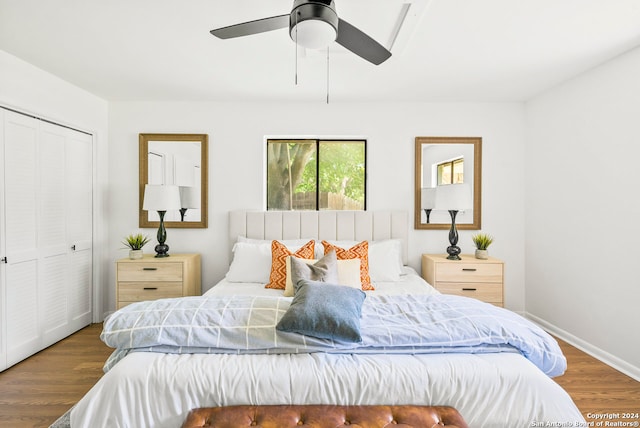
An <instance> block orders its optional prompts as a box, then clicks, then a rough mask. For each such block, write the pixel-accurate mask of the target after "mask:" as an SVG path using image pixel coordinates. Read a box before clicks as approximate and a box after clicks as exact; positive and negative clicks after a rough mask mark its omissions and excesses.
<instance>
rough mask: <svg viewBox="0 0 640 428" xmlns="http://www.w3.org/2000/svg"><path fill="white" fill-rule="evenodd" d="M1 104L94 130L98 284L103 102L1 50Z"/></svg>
mask: <svg viewBox="0 0 640 428" xmlns="http://www.w3.org/2000/svg"><path fill="white" fill-rule="evenodd" d="M0 105H2V106H4V107H9V108H12V109H15V110H18V111H21V112H23V113H29V114H32V115H34V116H38V117H41V118H44V119H48V120H51V121H54V122H57V123H60V124H63V125H67V126H70V127H73V128H76V129H79V130H82V131H86V132H89V133H91V134H93V135H94V182H95V184H96V185H95V186H94V187H95V191H94V209H95V217H94V219H95V224H94V241H93V245H94V259H95V262H94V282H95V286H96V288H97V289H99V290H101V291H106V290H105V287H103V285H104V283H105V281H106V272H107V270H108V269H109V268H110V266H109V265H108V260H109V259H108V257H109V256H110V255H109V254H106V253H105V252H104V251H103V248H104V247H105V245H106V244H105V243H106V240H107V222H106V218H107V215H108V211H107V207H106V205H105V201H106V188H107V185H108V176H107V141H108V140H107V130H108V126H107V119H108V117H107V113H108V107H107V102H106V101H105V100H103V99H101V98H98V97H96V96H95V95H92V94H90V93H89V92H87V91H85V90H83V89H80V88H78V87H77V86H74V85H71V84H70V83H68V82H66V81H64V80H62V79H60V78H58V77H56V76H54V75H52V74H50V73H48V72H46V71H44V70H41V69H39V68H37V67H35V66H33V65H31V64H29V63H27V62H25V61H23V60H21V59H19V58H16V57H15V56H13V55H11V54H9V53H7V52H4V51H2V50H0ZM105 298H107V296H106V295H102V294H98V295H95V296H94V301H95V302H96V304H97V306H98V307H97V308H96V310H95V311H94V320H95V321H98V320H100V319H101V317H102V313H103V311H102V306H103V303H102V302H103V301H104V300H105Z"/></svg>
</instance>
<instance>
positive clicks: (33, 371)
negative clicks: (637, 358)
mask: <svg viewBox="0 0 640 428" xmlns="http://www.w3.org/2000/svg"><path fill="white" fill-rule="evenodd" d="M101 328H102V325H101V324H94V325H91V326H89V327H87V328H85V329H83V330H81V331H79V332H78V333H76V334H74V335H73V336H70V337H68V338H67V339H64V340H62V341H61V342H59V343H57V344H55V345H53V346H51V347H50V348H48V349H45V350H44V351H42V352H40V353H38V354H36V355H34V356H33V357H31V358H29V359H27V360H25V361H23V362H21V363H19V364H17V365H15V366H13V367H12V368H10V369H8V370H6V371H4V372H2V373H0V427H2V428H5V427H6V428H22V427H24V428H27V427H45V428H46V427H48V426H49V425H50V424H51V423H52V422H53V421H55V420H56V419H57V418H58V417H59V416H60V415H62V414H63V413H64V412H66V411H67V410H68V409H69V408H70V407H71V406H73V404H75V403H76V402H77V401H78V400H79V399H80V398H81V397H82V396H83V395H84V394H85V393H86V392H87V391H88V390H89V389H90V388H91V386H92V385H93V384H94V383H95V382H96V381H97V380H98V379H99V378H100V377H101V376H102V364H103V363H104V361H105V360H106V358H107V357H108V356H109V354H110V353H111V351H112V350H111V349H110V348H107V347H106V346H105V345H104V344H103V343H102V342H101V341H100V339H99V338H98V336H99V335H100V331H101ZM559 342H560V346H561V347H562V350H563V352H564V353H565V355H566V356H567V359H568V361H569V368H568V370H567V372H566V374H565V375H563V376H561V377H559V378H556V379H555V380H556V381H557V382H558V383H559V384H560V385H561V386H562V387H563V388H564V389H565V390H567V391H568V392H569V394H570V395H571V397H573V400H574V401H575V403H576V404H577V406H578V408H579V409H580V410H581V411H582V413H583V415H585V418H586V417H587V415H588V414H604V413H624V412H628V413H637V412H640V382H637V381H635V380H633V379H631V378H629V377H628V376H625V375H623V374H622V373H620V372H618V371H616V370H614V369H612V368H611V367H609V366H607V365H605V364H603V363H601V362H599V361H598V360H596V359H594V358H592V357H590V356H588V355H587V354H585V353H583V352H581V351H580V350H578V349H576V348H574V347H573V346H570V345H568V344H566V343H564V342H562V341H559ZM593 420H594V419H593V418H587V421H593ZM605 420H609V421H612V422H615V421H618V420H622V419H620V418H618V419H615V418H610V419H605ZM625 421H630V422H640V420H639V419H638V418H632V419H626V420H625ZM608 426H615V425H608ZM506 428H508V427H506Z"/></svg>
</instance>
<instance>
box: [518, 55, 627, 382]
mask: <svg viewBox="0 0 640 428" xmlns="http://www.w3.org/2000/svg"><path fill="white" fill-rule="evenodd" d="M638 76H640V49H635V50H633V51H631V52H629V53H627V54H625V55H623V56H621V57H618V58H616V59H614V60H612V61H610V62H607V63H606V64H604V65H602V66H600V67H598V68H596V69H593V70H591V71H589V72H587V73H584V74H583V75H581V76H579V77H577V78H575V79H572V80H571V81H569V82H567V83H565V84H563V85H561V86H559V87H557V88H554V89H552V90H550V91H548V92H546V93H545V94H542V95H540V96H538V97H536V98H534V99H533V100H531V101H530V102H528V103H527V104H526V118H527V145H526V162H525V167H526V191H525V194H526V237H527V240H526V242H527V245H526V311H527V312H528V313H529V314H531V315H532V316H533V317H535V319H537V320H539V321H542V322H543V324H545V325H547V326H548V327H550V328H551V329H553V330H556V331H558V332H559V333H560V334H561V335H565V336H567V337H568V338H569V339H571V340H572V341H573V342H574V343H576V344H578V345H581V346H582V347H583V348H584V349H586V350H588V351H590V352H591V353H593V354H594V355H596V356H599V357H600V358H601V359H604V360H605V361H608V362H609V363H610V364H612V365H614V366H615V367H617V368H619V369H621V370H623V371H625V372H627V373H629V374H631V375H633V376H634V377H635V378H636V379H640V334H639V333H638V325H640V310H638V308H639V307H640V279H639V276H638V265H637V263H638V260H640V245H639V243H638V240H639V239H640V196H639V195H640V190H639V186H640V168H639V167H638V159H639V158H640V79H639V78H638Z"/></svg>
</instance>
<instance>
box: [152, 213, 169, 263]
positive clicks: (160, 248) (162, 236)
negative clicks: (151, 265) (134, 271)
mask: <svg viewBox="0 0 640 428" xmlns="http://www.w3.org/2000/svg"><path fill="white" fill-rule="evenodd" d="M165 213H166V211H158V215H159V216H160V225H159V226H158V245H156V248H155V250H156V257H169V246H168V245H167V244H165V243H164V242H165V241H166V240H167V229H166V228H165V227H164V215H165Z"/></svg>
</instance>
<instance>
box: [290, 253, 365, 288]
mask: <svg viewBox="0 0 640 428" xmlns="http://www.w3.org/2000/svg"><path fill="white" fill-rule="evenodd" d="M290 259H291V256H289V257H287V262H286V263H287V280H286V282H285V288H284V296H285V297H292V296H293V295H294V289H293V283H292V282H291V260H290ZM298 260H301V261H303V262H305V263H308V264H311V263H315V262H317V261H318V260H312V259H301V258H298ZM338 285H346V286H348V287H353V288H357V289H360V288H361V287H362V283H361V282H360V259H350V260H338Z"/></svg>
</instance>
